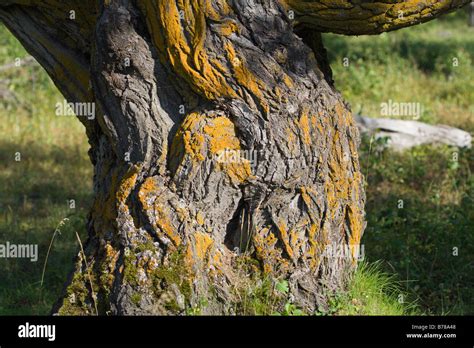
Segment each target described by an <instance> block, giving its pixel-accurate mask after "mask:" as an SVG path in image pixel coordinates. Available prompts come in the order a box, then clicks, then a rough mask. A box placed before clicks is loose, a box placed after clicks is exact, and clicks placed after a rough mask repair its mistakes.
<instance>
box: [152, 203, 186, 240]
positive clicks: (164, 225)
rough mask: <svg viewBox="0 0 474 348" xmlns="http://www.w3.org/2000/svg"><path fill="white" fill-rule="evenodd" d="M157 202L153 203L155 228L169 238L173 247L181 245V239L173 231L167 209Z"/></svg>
mask: <svg viewBox="0 0 474 348" xmlns="http://www.w3.org/2000/svg"><path fill="white" fill-rule="evenodd" d="M165 204H166V202H165V203H164V204H160V203H159V202H155V205H154V210H155V215H156V226H157V227H158V228H159V229H160V232H161V233H162V234H163V235H164V236H166V237H167V238H169V239H170V240H171V241H172V242H173V244H174V246H175V247H178V246H179V245H180V244H181V237H180V236H179V234H178V233H177V232H176V231H175V229H174V227H173V224H172V223H171V219H170V218H169V207H167V206H165Z"/></svg>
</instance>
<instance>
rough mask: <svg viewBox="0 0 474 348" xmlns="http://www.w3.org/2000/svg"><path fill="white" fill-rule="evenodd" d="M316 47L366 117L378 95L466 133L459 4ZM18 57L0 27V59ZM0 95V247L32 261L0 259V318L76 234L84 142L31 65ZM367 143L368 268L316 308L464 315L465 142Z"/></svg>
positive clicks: (68, 255)
mask: <svg viewBox="0 0 474 348" xmlns="http://www.w3.org/2000/svg"><path fill="white" fill-rule="evenodd" d="M325 43H326V46H327V48H328V51H329V54H330V57H331V61H332V67H333V71H334V78H335V81H336V85H337V87H338V88H339V90H341V91H342V93H343V95H344V96H345V98H346V100H348V101H349V102H350V103H351V105H352V108H353V111H354V112H355V113H361V114H364V115H370V116H372V117H378V116H379V114H380V103H382V102H386V101H388V100H389V99H391V100H394V101H400V102H419V103H421V104H422V105H423V106H424V109H425V112H424V114H423V116H422V118H421V120H422V121H424V122H428V123H433V124H435V123H443V124H448V125H452V126H456V127H460V128H462V129H464V130H467V131H469V132H471V133H473V132H474V117H473V116H474V103H473V101H474V73H473V67H472V62H473V61H474V28H468V27H467V24H466V14H465V13H463V12H459V13H457V14H453V15H449V16H447V17H445V18H443V19H440V20H436V21H434V22H430V23H428V24H424V25H422V26H418V27H414V28H409V29H404V30H401V31H398V32H393V33H388V34H383V35H381V36H376V37H356V38H347V37H341V36H336V35H325ZM26 55H27V54H26V52H25V51H24V50H23V48H21V46H20V45H19V43H18V42H17V41H16V40H15V39H14V38H13V37H12V36H11V35H10V34H9V33H8V32H7V31H6V29H5V28H3V27H0V66H2V65H4V64H8V63H12V62H14V61H15V59H16V58H19V57H20V58H21V57H25V56H26ZM344 58H349V66H348V67H347V66H344V65H343V61H344ZM453 59H456V60H453ZM454 61H456V62H458V66H456V67H455V66H453V62H454ZM2 91H3V93H1V92H2ZM0 95H2V96H3V97H2V99H0V120H1V122H0V183H1V184H0V185H1V187H0V243H3V242H5V241H10V242H12V243H13V242H14V243H37V244H39V250H40V258H39V261H38V262H36V263H32V262H30V261H29V260H21V261H11V260H1V259H0V279H1V281H0V314H7V315H8V314H47V313H48V311H49V310H50V308H51V306H52V304H53V302H54V301H55V299H56V298H57V296H58V295H59V293H60V291H61V288H62V284H63V282H64V280H65V278H66V276H67V273H68V272H69V270H70V267H71V265H72V259H73V257H74V256H75V254H76V252H77V250H78V249H77V248H78V245H77V242H76V239H75V235H74V232H75V231H77V232H79V233H80V235H81V236H82V238H83V239H84V238H85V230H84V221H85V218H86V214H87V211H88V207H89V205H90V203H91V197H92V192H91V191H92V187H91V186H92V183H91V178H92V167H91V165H90V163H89V160H88V157H87V149H88V145H87V139H86V137H85V134H84V130H83V128H82V126H81V125H80V123H79V122H78V121H77V120H76V119H75V118H72V117H57V116H56V115H55V104H56V103H57V102H62V100H63V97H62V96H61V95H60V94H59V93H58V92H57V91H56V89H55V87H54V86H53V84H52V83H51V81H50V80H49V78H48V77H47V76H46V74H45V73H44V72H43V71H42V70H41V68H40V67H38V66H26V67H21V68H13V69H10V70H8V71H2V72H0ZM379 145H382V144H375V143H371V141H370V139H364V141H363V144H362V146H361V164H362V167H363V171H364V174H365V175H366V178H367V181H368V184H367V221H368V227H367V229H366V233H365V236H364V238H363V243H364V248H365V254H366V258H367V261H368V262H369V264H364V265H363V266H362V267H361V268H360V269H359V270H358V271H357V273H356V275H355V277H354V279H353V281H352V283H351V286H350V288H349V290H348V292H347V293H344V294H340V295H338V296H336V297H335V298H334V301H333V302H332V303H331V307H330V309H329V311H328V312H325V313H320V314H369V315H374V314H412V313H421V314H474V289H473V287H472V285H473V284H474V258H473V257H472V255H474V232H473V230H474V229H473V226H474V221H473V220H474V209H473V207H474V204H473V200H474V180H473V178H472V175H471V173H472V170H473V163H474V151H473V150H466V149H457V148H452V147H448V146H423V147H418V148H415V149H412V150H410V151H407V152H404V153H394V152H392V151H389V150H386V149H383V148H382V146H379ZM18 153H19V154H20V156H21V160H20V161H16V159H17V158H18ZM456 156H457V158H458V160H457V161H456V160H453V158H454V159H455V158H456ZM70 200H74V202H75V208H71V207H70ZM400 200H402V201H403V208H399V206H400ZM58 226H59V230H60V231H61V233H60V234H57V236H56V238H55V240H54V242H53V246H52V249H51V253H50V255H49V259H48V264H47V268H46V273H45V279H44V284H43V286H41V283H40V281H41V275H42V270H43V264H44V261H45V257H46V251H47V249H48V246H49V244H50V241H51V238H52V237H53V234H54V232H55V230H56V229H57V228H58ZM453 248H457V249H453ZM454 250H457V256H455V255H453V253H454V254H456V253H455V252H453V251H454ZM376 261H379V262H377V263H376ZM387 274H389V276H387Z"/></svg>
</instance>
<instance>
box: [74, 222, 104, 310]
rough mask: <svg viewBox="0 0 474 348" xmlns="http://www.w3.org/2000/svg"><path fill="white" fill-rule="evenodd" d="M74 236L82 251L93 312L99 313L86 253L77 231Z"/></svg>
mask: <svg viewBox="0 0 474 348" xmlns="http://www.w3.org/2000/svg"><path fill="white" fill-rule="evenodd" d="M76 237H77V241H78V242H79V245H80V247H81V253H82V257H83V258H84V263H85V264H86V270H87V277H88V278H89V285H90V287H91V293H92V302H94V308H95V314H96V315H99V311H98V310H97V302H96V300H95V299H96V296H95V293H94V287H93V286H92V276H91V273H90V268H89V265H88V263H87V257H86V253H85V252H84V248H83V246H82V242H81V238H80V237H79V234H78V233H77V231H76Z"/></svg>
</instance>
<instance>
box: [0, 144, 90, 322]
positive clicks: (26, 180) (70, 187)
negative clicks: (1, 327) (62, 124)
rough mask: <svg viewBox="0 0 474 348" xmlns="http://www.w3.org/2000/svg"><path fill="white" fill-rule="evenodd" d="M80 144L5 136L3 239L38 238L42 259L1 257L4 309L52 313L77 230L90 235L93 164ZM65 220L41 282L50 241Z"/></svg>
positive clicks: (0, 162) (1, 149)
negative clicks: (18, 157) (64, 145)
mask: <svg viewBox="0 0 474 348" xmlns="http://www.w3.org/2000/svg"><path fill="white" fill-rule="evenodd" d="M81 150H82V149H80V148H79V147H73V148H64V149H61V148H59V147H56V146H49V145H44V144H40V143H31V144H27V145H18V144H15V143H12V142H8V141H3V142H0V182H1V183H2V188H1V190H0V243H1V244H3V243H6V242H7V241H8V242H10V243H13V244H37V245H38V254H39V255H38V261H37V262H31V261H30V260H29V259H0V274H1V275H2V276H1V278H2V280H1V282H0V314H3V315H9V314H15V315H18V314H48V312H49V310H50V309H51V306H52V304H53V303H54V301H55V300H56V298H57V297H58V296H59V294H60V291H61V289H62V286H63V284H64V281H65V279H66V277H67V274H68V272H69V271H70V270H71V268H72V264H73V263H72V260H73V258H74V256H75V255H76V253H77V250H78V248H77V241H76V237H75V231H77V232H78V233H79V234H80V235H81V238H85V234H86V233H85V219H86V216H87V212H88V210H89V206H90V202H91V197H92V192H91V191H92V190H91V178H92V166H91V164H90V163H89V161H88V159H87V157H86V156H85V155H84V153H82V152H81ZM17 152H19V153H20V154H21V161H19V162H16V161H15V153H17ZM72 199H73V200H74V201H75V202H74V204H75V207H74V208H71V205H70V203H71V202H70V200H72ZM61 221H63V225H62V226H61V227H60V230H61V234H59V235H57V236H56V239H55V241H54V244H53V247H52V250H51V253H50V255H49V260H48V265H47V268H46V274H45V280H44V285H43V287H41V286H40V280H41V275H42V269H43V264H44V261H45V258H46V253H47V250H48V246H49V243H50V241H51V238H52V236H53V233H54V231H55V229H56V228H57V226H58V225H59V224H60V222H61Z"/></svg>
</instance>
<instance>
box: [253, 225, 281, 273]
mask: <svg viewBox="0 0 474 348" xmlns="http://www.w3.org/2000/svg"><path fill="white" fill-rule="evenodd" d="M252 240H253V245H254V247H255V252H256V256H257V259H259V260H260V261H261V262H262V263H263V271H264V273H267V274H269V273H273V272H274V271H275V270H277V269H280V270H283V271H284V270H285V269H286V268H288V260H285V259H284V258H282V256H281V250H279V249H278V248H277V247H276V244H277V242H278V239H277V238H276V237H275V235H274V234H273V232H271V230H270V229H269V228H266V227H265V228H263V229H261V230H260V231H257V232H255V234H254V236H253V239H252Z"/></svg>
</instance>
